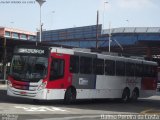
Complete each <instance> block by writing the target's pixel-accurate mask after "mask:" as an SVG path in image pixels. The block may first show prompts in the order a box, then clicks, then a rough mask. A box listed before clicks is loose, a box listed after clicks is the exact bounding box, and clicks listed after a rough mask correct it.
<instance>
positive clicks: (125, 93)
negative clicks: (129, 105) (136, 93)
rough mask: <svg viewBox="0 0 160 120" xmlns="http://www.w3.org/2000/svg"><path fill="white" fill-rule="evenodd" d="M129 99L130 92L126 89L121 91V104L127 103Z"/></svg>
mask: <svg viewBox="0 0 160 120" xmlns="http://www.w3.org/2000/svg"><path fill="white" fill-rule="evenodd" d="M129 99H130V91H129V89H128V88H125V89H124V90H123V93H122V98H121V100H122V102H124V103H126V102H128V101H129Z"/></svg>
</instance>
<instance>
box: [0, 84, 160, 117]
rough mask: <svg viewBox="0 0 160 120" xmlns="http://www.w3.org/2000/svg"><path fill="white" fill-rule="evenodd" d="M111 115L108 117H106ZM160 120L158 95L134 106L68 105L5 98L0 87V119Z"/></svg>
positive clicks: (105, 103)
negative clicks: (142, 119)
mask: <svg viewBox="0 0 160 120" xmlns="http://www.w3.org/2000/svg"><path fill="white" fill-rule="evenodd" d="M110 115H112V116H110ZM128 118H130V119H139V118H144V119H145V120H147V119H148V120H151V119H156V120H157V119H160V96H153V97H150V98H147V99H139V101H138V102H136V103H121V102H120V101H119V100H107V99H103V100H81V101H77V102H76V103H74V104H72V105H65V104H64V103H63V102H62V101H40V102H39V103H35V102H33V101H32V100H30V99H23V98H15V97H10V96H7V95H6V90H5V86H3V87H0V119H2V120H75V119H76V120H81V119H83V120H102V119H107V120H111V119H121V120H123V119H124V120H126V119H128Z"/></svg>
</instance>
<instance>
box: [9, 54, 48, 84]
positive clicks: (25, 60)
mask: <svg viewBox="0 0 160 120" xmlns="http://www.w3.org/2000/svg"><path fill="white" fill-rule="evenodd" d="M47 67H48V59H47V58H46V57H37V56H21V55H14V56H13V59H12V65H11V69H10V75H11V76H13V77H14V79H16V80H20V81H33V82H36V81H39V80H40V79H42V78H44V77H45V76H46V75H47Z"/></svg>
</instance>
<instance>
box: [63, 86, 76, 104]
mask: <svg viewBox="0 0 160 120" xmlns="http://www.w3.org/2000/svg"><path fill="white" fill-rule="evenodd" d="M75 101H76V89H75V88H73V87H71V88H68V89H67V91H66V93H65V97H64V103H65V104H71V103H73V102H75Z"/></svg>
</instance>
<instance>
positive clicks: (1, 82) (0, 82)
mask: <svg viewBox="0 0 160 120" xmlns="http://www.w3.org/2000/svg"><path fill="white" fill-rule="evenodd" d="M6 88H7V84H5V81H4V80H2V79H0V89H6Z"/></svg>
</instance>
